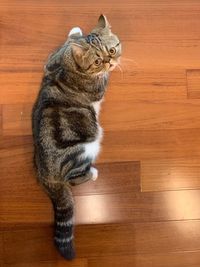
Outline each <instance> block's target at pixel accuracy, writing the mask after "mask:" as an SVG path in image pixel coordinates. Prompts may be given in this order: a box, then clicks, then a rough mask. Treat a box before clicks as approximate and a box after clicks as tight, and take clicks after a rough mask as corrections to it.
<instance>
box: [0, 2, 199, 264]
mask: <svg viewBox="0 0 200 267" xmlns="http://www.w3.org/2000/svg"><path fill="white" fill-rule="evenodd" d="M0 10H1V28H0V31H1V39H0V54H1V58H0V79H1V89H0V175H1V179H0V181H1V182H0V265H1V266H7V267H10V266H14V267H26V266H28V267H53V266H59V267H61V266H69V267H111V266H113V267H147V266H148V267H161V266H162V267H199V266H200V2H199V0H182V1H179V0H165V1H162V0H125V1H114V0H110V1H106V0H102V1H92V0H85V1H82V0H77V1H72V0H60V1H54V0H40V1H34V0H24V1H22V0H0ZM101 13H105V14H106V15H107V17H108V19H109V20H110V23H111V24H112V29H113V32H116V33H117V34H118V35H119V37H120V39H121V41H122V44H123V57H122V69H123V72H122V73H121V72H119V71H118V70H115V71H114V73H113V75H112V77H111V81H110V85H109V88H108V91H107V94H106V100H105V103H104V104H103V109H102V114H101V121H102V125H103V128H104V131H105V136H104V141H103V149H102V153H101V156H100V158H99V160H98V164H97V165H98V167H99V171H100V177H99V179H98V180H97V181H96V182H89V183H87V184H84V185H82V186H80V187H77V188H75V189H74V195H75V201H76V224H77V226H76V230H75V242H76V248H77V259H76V260H75V261H73V262H67V263H66V262H65V261H64V260H63V259H62V258H61V257H60V256H59V254H58V253H57V251H56V250H55V248H54V246H53V244H52V235H53V234H52V233H53V228H52V225H53V212H52V207H51V205H50V202H49V200H48V198H47V197H46V195H45V194H44V192H43V191H42V189H41V188H40V187H39V185H38V184H37V182H36V176H35V173H34V171H33V167H32V151H33V146H32V137H31V127H30V125H31V122H30V114H31V108H32V105H33V102H34V100H35V97H36V95H37V93H38V89H39V84H40V80H41V77H42V73H43V65H44V62H45V60H46V58H47V56H48V54H49V53H50V52H51V51H53V49H55V48H56V47H57V46H59V45H60V44H62V43H63V42H64V40H65V38H66V36H67V34H68V32H69V30H70V29H71V28H72V27H73V26H80V27H81V28H82V29H83V30H84V31H85V32H89V30H90V29H91V28H92V27H93V26H94V25H95V23H96V20H97V18H98V16H99V14H101Z"/></svg>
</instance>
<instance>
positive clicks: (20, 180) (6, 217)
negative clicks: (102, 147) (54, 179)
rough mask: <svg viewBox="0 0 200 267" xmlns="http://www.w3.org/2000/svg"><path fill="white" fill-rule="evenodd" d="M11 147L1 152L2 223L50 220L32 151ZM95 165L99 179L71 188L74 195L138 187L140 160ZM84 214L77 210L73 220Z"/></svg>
mask: <svg viewBox="0 0 200 267" xmlns="http://www.w3.org/2000/svg"><path fill="white" fill-rule="evenodd" d="M11 151H12V153H11V152H10V150H8V152H7V154H6V152H4V157H3V158H2V159H1V161H0V168H1V173H2V178H1V181H2V183H1V187H0V194H1V204H0V205H1V211H0V218H1V227H7V224H8V223H10V224H12V225H13V224H15V223H20V224H21V226H24V225H25V224H34V223H35V222H37V223H40V224H49V223H52V220H53V212H52V207H51V203H50V201H49V199H48V197H47V196H46V194H45V193H44V192H43V190H42V188H41V187H40V186H39V184H38V183H37V181H36V175H35V174H34V172H33V166H32V165H33V164H32V152H29V147H28V148H26V147H23V148H15V149H12V150H11ZM13 155H14V157H13ZM8 166H9V167H8ZM97 168H98V169H99V178H98V180H97V181H96V182H93V181H92V182H88V183H87V184H85V185H80V186H79V187H77V189H76V188H73V192H74V195H76V196H78V195H80V196H81V195H85V196H86V195H98V194H102V195H104V194H109V193H113V192H119V193H120V192H124V193H125V192H126V193H127V192H131V194H132V193H133V192H135V191H138V190H139V188H140V180H139V175H140V173H139V171H140V165H139V162H122V163H109V164H106V163H105V164H99V165H97ZM122 182H123V185H122V184H121V183H122ZM26 192H31V194H26ZM33 196H34V197H33ZM33 198H34V201H33ZM94 199H95V196H94ZM16 200H17V201H16ZM80 201H82V198H81V197H80V198H79V197H77V199H76V202H77V205H78V203H79V202H80ZM84 203H85V204H86V203H88V199H85V202H84ZM84 217H85V216H84ZM84 217H82V215H81V213H80V214H78V215H77V219H76V222H77V223H82V222H83V221H84V220H85V219H84ZM86 218H87V217H86ZM87 220H88V221H94V220H96V221H97V220H98V218H96V219H95V216H92V217H90V218H89V217H88V219H87Z"/></svg>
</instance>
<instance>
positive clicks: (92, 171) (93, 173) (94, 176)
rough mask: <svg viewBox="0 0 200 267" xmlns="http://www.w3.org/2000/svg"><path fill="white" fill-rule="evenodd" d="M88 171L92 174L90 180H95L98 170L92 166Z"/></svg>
mask: <svg viewBox="0 0 200 267" xmlns="http://www.w3.org/2000/svg"><path fill="white" fill-rule="evenodd" d="M90 172H91V174H92V178H91V179H92V180H93V181H95V180H96V179H97V178H98V170H97V169H96V168H94V167H91V168H90Z"/></svg>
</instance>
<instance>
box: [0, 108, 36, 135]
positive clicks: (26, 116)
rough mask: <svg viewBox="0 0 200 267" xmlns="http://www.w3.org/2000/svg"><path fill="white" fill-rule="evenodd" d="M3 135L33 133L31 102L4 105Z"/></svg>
mask: <svg viewBox="0 0 200 267" xmlns="http://www.w3.org/2000/svg"><path fill="white" fill-rule="evenodd" d="M2 109H3V111H2V114H3V125H2V128H3V135H31V134H32V128H31V112H32V105H31V104H28V103H27V104H18V105H11V104H10V105H3V107H2Z"/></svg>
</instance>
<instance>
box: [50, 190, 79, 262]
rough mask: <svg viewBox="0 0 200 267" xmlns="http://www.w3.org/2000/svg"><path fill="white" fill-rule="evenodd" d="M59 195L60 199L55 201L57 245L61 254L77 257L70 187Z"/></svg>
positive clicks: (67, 256) (69, 258)
mask: <svg viewBox="0 0 200 267" xmlns="http://www.w3.org/2000/svg"><path fill="white" fill-rule="evenodd" d="M64 196H65V198H64V199H63V194H61V195H60V196H59V197H60V198H61V199H58V201H56V203H55V201H54V203H53V204H54V212H55V236H54V241H55V245H56V247H57V248H58V250H59V251H60V253H61V255H62V256H63V257H64V258H65V259H67V260H72V259H73V258H75V250H74V246H73V198H72V194H71V192H70V189H69V188H67V187H66V188H65V193H64Z"/></svg>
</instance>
